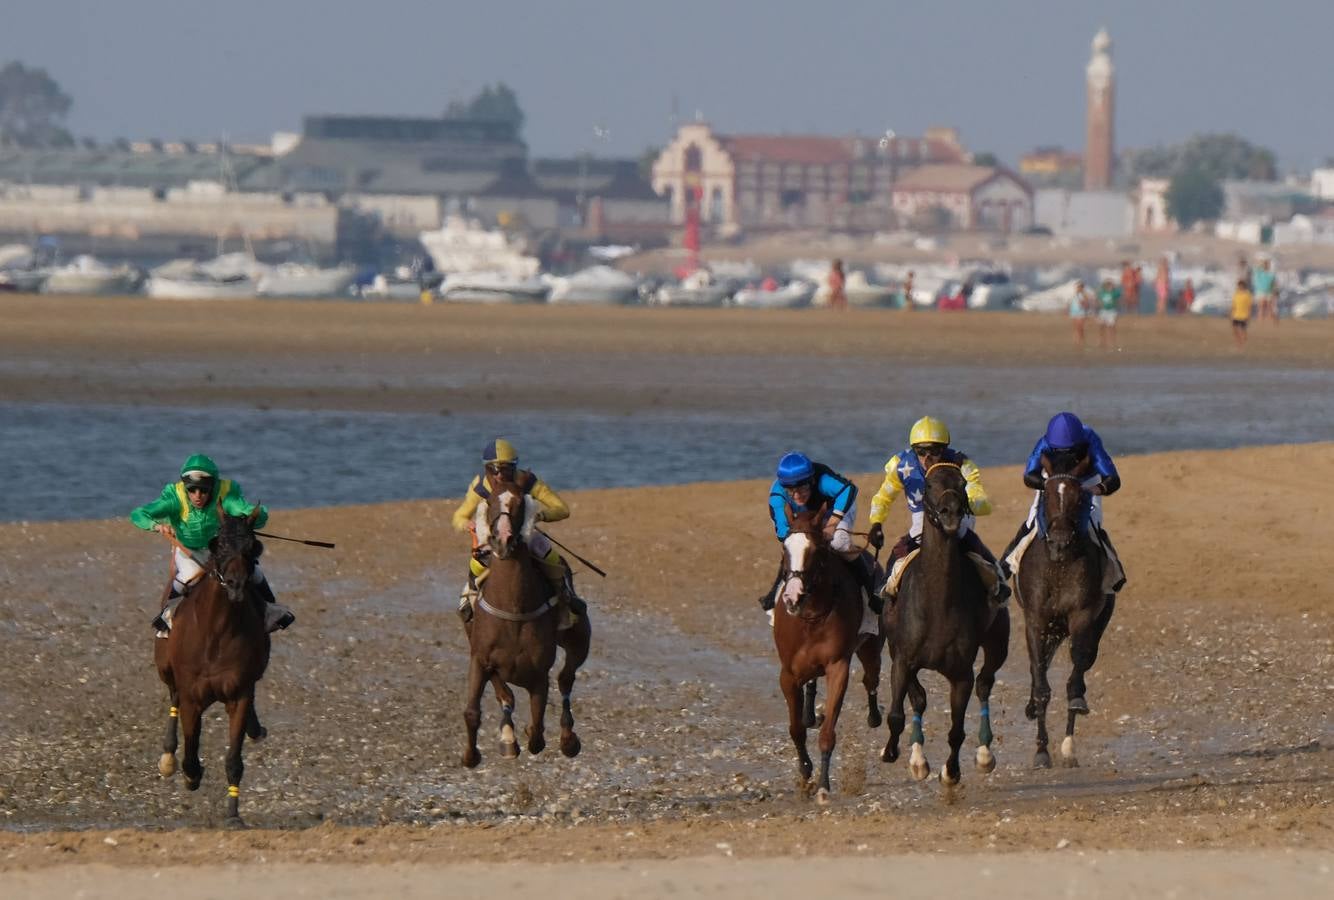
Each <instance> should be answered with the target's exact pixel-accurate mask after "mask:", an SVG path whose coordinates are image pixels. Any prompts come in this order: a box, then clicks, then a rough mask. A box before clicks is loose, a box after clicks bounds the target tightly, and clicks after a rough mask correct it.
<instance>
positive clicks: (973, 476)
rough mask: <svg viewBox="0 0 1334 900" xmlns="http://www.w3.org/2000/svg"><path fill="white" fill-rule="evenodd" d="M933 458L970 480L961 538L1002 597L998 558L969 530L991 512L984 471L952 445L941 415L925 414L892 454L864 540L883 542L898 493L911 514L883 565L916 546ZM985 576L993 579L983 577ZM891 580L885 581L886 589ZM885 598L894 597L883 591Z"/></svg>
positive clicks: (1003, 586) (891, 564)
mask: <svg viewBox="0 0 1334 900" xmlns="http://www.w3.org/2000/svg"><path fill="white" fill-rule="evenodd" d="M936 463H952V464H954V465H957V466H958V467H959V471H960V472H961V473H962V474H963V477H964V480H965V481H966V482H967V483H968V487H967V493H968V505H969V506H970V507H971V508H972V511H973V514H972V515H970V516H965V517H964V520H963V524H961V525H960V526H959V540H960V543H961V544H962V545H963V549H964V552H966V553H971V554H976V555H978V556H980V557H982V559H984V560H986V561H987V563H988V564H989V565H990V567H991V569H992V570H993V571H991V572H989V573H988V574H989V575H994V576H997V577H996V578H995V581H996V585H997V587H996V588H995V589H994V591H993V597H994V599H996V600H997V601H1004V600H1005V598H1006V597H1008V596H1009V587H1008V586H1006V584H1005V577H1004V572H1003V571H1002V570H1001V568H1000V566H999V565H997V563H996V558H995V557H994V556H992V555H991V551H990V550H988V549H987V547H986V545H985V544H983V543H982V539H981V538H979V537H978V536H977V532H975V531H973V524H974V522H975V521H976V516H985V515H990V514H991V499H990V498H989V497H987V492H986V489H985V488H984V487H983V486H982V471H981V470H980V469H978V467H977V464H976V463H974V462H973V461H972V460H971V459H969V458H968V456H967V455H966V454H964V453H961V452H960V451H958V450H955V449H953V448H951V447H950V430H949V428H947V427H946V426H945V423H944V422H942V421H940V420H939V419H935V418H932V417H931V416H925V417H923V418H921V419H918V420H917V422H916V423H914V424H913V427H912V430H911V431H910V432H909V434H908V446H907V447H906V448H904V449H903V450H902V451H901V452H899V453H897V454H895V455H894V456H891V457H890V459H889V462H887V463H885V480H884V482H883V483H882V484H881V485H880V490H878V491H876V494H875V497H874V498H872V500H871V529H870V535H869V536H868V541H869V542H870V543H871V544H873V545H874V546H876V547H881V546H883V545H884V541H885V533H884V528H885V525H884V523H885V519H887V518H888V517H889V511H890V509H891V507H893V505H894V502H895V501H896V500H897V499H898V498H899V497H900V496H902V497H903V498H904V499H905V500H906V501H907V503H908V512H909V513H910V514H911V516H912V520H911V523H910V525H909V527H908V533H907V534H905V535H903V536H902V537H901V538H899V540H898V542H897V543H896V544H895V545H894V549H893V551H891V553H890V555H889V561H888V562H887V563H886V564H885V567H886V569H887V570H891V571H892V570H893V568H894V563H895V562H896V561H897V560H899V559H900V558H902V557H904V556H906V555H907V554H908V553H910V552H912V551H913V550H914V549H916V548H917V545H918V542H919V541H920V540H921V537H922V524H923V522H924V519H925V514H924V512H923V509H922V500H923V498H924V496H925V489H926V471H927V469H929V468H930V467H931V466H933V465H935V464H936ZM986 580H987V581H991V580H992V579H990V578H987V579H986ZM891 585H892V582H891V583H889V584H887V585H886V588H887V589H889V588H890V587H891ZM886 599H893V595H892V594H887V596H886Z"/></svg>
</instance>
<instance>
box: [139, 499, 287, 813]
mask: <svg viewBox="0 0 1334 900" xmlns="http://www.w3.org/2000/svg"><path fill="white" fill-rule="evenodd" d="M258 514H259V507H258V506H256V507H255V512H254V513H252V514H251V515H249V516H229V515H225V514H224V515H223V517H222V523H221V526H220V528H219V530H218V534H217V536H216V537H215V538H213V540H212V542H211V543H210V544H209V550H210V552H211V555H210V556H209V558H208V560H207V561H206V562H205V563H204V574H203V575H202V576H201V577H200V578H199V580H198V581H196V582H195V583H194V584H193V585H191V586H190V587H189V588H188V589H187V590H186V593H185V597H184V598H183V599H182V600H181V602H180V605H179V606H178V607H177V608H176V612H175V614H174V615H173V616H172V621H171V634H170V635H169V636H168V637H167V639H166V640H160V639H154V644H155V647H154V651H153V656H154V661H155V662H156V664H157V670H158V676H159V677H160V678H161V679H162V681H163V683H164V684H166V686H167V690H168V691H169V692H170V693H171V713H170V716H169V717H168V719H167V735H166V739H165V740H164V741H163V744H162V750H163V753H162V759H161V760H160V761H159V763H158V771H159V772H161V773H162V776H163V777H164V778H165V777H169V776H171V775H173V774H175V772H176V720H177V717H178V715H179V718H180V723H181V731H182V732H183V733H184V735H185V752H184V753H183V754H182V759H181V769H182V771H183V773H184V775H185V786H186V788H188V789H189V790H192V791H193V790H198V788H199V782H200V781H201V780H202V779H203V777H204V768H203V766H202V765H201V764H200V762H199V730H200V723H201V720H202V718H203V715H204V710H206V709H208V707H210V706H212V705H213V704H214V703H223V704H225V705H226V707H227V719H228V734H227V758H226V767H227V819H226V821H227V824H229V825H240V824H241V818H240V815H239V813H238V806H239V804H240V796H241V775H242V773H243V772H244V771H245V764H244V763H243V762H242V759H241V745H242V743H243V742H244V740H245V738H246V736H247V735H249V736H250V737H251V738H254V739H258V738H260V737H262V736H263V729H262V727H261V726H260V724H259V718H258V716H257V715H256V714H255V706H254V704H255V682H257V681H259V679H260V678H262V677H263V676H264V670H265V668H267V667H268V664H269V634H268V630H267V629H266V628H265V625H264V609H263V602H264V601H263V600H261V599H260V598H258V597H256V596H255V593H254V591H252V590H251V589H250V576H251V574H252V573H253V572H254V570H255V562H256V560H258V559H259V554H260V553H261V552H262V550H263V548H262V547H261V546H260V543H259V541H257V540H256V539H255V534H254V521H255V517H256V516H257V515H258Z"/></svg>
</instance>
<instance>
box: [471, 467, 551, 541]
mask: <svg viewBox="0 0 1334 900" xmlns="http://www.w3.org/2000/svg"><path fill="white" fill-rule="evenodd" d="M531 506H532V503H531V501H530V500H529V498H528V495H527V494H525V493H524V492H523V491H521V490H520V489H519V488H518V487H517V486H516V485H514V484H512V483H510V482H504V481H502V482H500V483H498V484H496V485H495V487H494V488H493V489H492V491H491V496H490V497H488V498H487V500H486V519H485V525H486V534H485V535H478V538H479V539H481V540H485V542H486V545H487V546H488V547H490V548H491V552H492V553H493V554H494V555H495V557H496V559H509V558H510V557H511V556H513V555H514V553H515V551H517V550H518V549H519V548H520V547H523V546H526V545H527V542H528V538H529V536H530V535H531V534H532V531H533V526H534V525H536V524H537V520H536V518H535V517H534V516H533V515H532V511H531Z"/></svg>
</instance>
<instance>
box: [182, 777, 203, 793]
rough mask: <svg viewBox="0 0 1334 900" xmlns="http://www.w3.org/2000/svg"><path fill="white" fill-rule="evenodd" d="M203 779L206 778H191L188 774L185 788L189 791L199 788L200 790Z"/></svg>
mask: <svg viewBox="0 0 1334 900" xmlns="http://www.w3.org/2000/svg"><path fill="white" fill-rule="evenodd" d="M203 780H204V779H203V778H202V777H200V778H191V777H190V776H189V775H186V776H185V789H186V790H187V791H197V790H199V783H200V782H201V781H203Z"/></svg>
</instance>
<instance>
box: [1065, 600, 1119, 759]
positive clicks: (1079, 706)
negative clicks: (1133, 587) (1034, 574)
mask: <svg viewBox="0 0 1334 900" xmlns="http://www.w3.org/2000/svg"><path fill="white" fill-rule="evenodd" d="M1115 606H1116V601H1115V598H1113V599H1112V600H1108V601H1107V602H1106V603H1105V604H1103V608H1102V609H1101V610H1100V611H1099V612H1098V617H1097V618H1096V619H1094V620H1093V621H1092V622H1088V623H1071V629H1070V680H1069V681H1068V682H1066V686H1065V696H1066V707H1067V709H1066V717H1065V740H1063V741H1061V764H1062V765H1065V766H1072V767H1073V766H1078V765H1079V760H1078V759H1077V758H1076V757H1075V717H1076V716H1086V715H1088V712H1089V706H1088V701H1087V700H1086V699H1085V697H1084V695H1085V693H1086V691H1087V686H1086V685H1085V684H1084V673H1085V672H1087V671H1088V670H1089V669H1091V668H1093V664H1094V663H1095V662H1097V660H1098V644H1099V643H1100V642H1101V641H1102V635H1103V632H1105V631H1106V630H1107V623H1108V622H1110V621H1111V619H1112V610H1113V609H1114V607H1115ZM1076 624H1082V627H1079V628H1077V629H1076V627H1075V625H1076Z"/></svg>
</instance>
